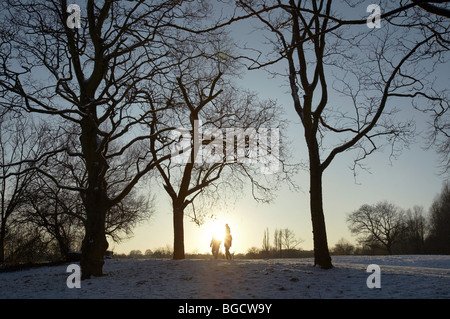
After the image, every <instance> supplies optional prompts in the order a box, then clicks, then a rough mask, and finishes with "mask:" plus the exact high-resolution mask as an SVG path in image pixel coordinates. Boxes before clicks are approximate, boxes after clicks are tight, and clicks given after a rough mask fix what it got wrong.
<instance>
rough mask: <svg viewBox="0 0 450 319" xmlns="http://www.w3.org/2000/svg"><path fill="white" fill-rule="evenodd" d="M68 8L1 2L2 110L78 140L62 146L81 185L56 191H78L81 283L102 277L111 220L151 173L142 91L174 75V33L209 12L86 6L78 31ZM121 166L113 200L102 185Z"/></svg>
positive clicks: (156, 5)
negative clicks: (35, 118)
mask: <svg viewBox="0 0 450 319" xmlns="http://www.w3.org/2000/svg"><path fill="white" fill-rule="evenodd" d="M67 7H68V3H67V1H65V0H61V1H57V0H52V1H34V0H33V1H31V0H21V1H3V2H2V4H1V10H2V17H3V20H2V24H1V29H2V32H1V33H0V61H1V69H0V92H1V95H0V96H1V97H0V104H1V105H2V112H3V110H8V111H12V110H14V111H16V112H20V111H26V112H33V113H39V114H40V116H42V117H44V116H51V118H52V120H49V122H53V123H58V124H60V125H61V127H63V128H71V129H72V128H73V130H74V131H75V133H77V134H78V136H79V142H80V143H79V145H75V147H74V148H72V147H71V145H68V146H67V154H69V155H71V156H75V157H78V158H79V159H80V160H81V162H82V163H83V165H84V172H85V173H86V184H85V186H84V187H79V186H74V185H58V186H59V187H60V188H65V189H72V190H76V191H78V192H79V194H80V196H81V198H82V202H83V205H84V209H85V211H86V222H85V236H84V240H83V244H82V258H81V268H82V278H83V279H84V278H88V277H90V276H91V275H94V276H101V275H102V274H103V264H104V261H103V256H104V253H105V251H106V249H107V247H108V241H107V239H106V229H105V222H106V218H107V212H108V211H109V210H110V209H112V208H113V207H115V206H116V205H118V204H119V203H120V202H121V201H122V200H123V199H124V198H125V197H126V196H127V195H128V194H129V193H130V192H131V190H132V189H133V187H134V186H135V185H136V184H137V183H138V182H139V180H140V179H141V178H142V177H143V176H144V175H145V174H146V173H148V172H149V171H150V170H151V169H153V168H154V166H155V162H154V161H153V159H152V157H151V154H150V152H148V145H149V142H148V140H149V139H150V140H151V139H152V138H155V136H149V133H148V131H145V130H144V129H143V128H142V126H141V124H142V123H143V121H144V120H147V121H148V119H151V118H152V113H153V112H158V111H160V109H158V110H155V109H152V110H150V109H148V108H143V105H145V104H146V103H147V100H146V97H147V90H146V88H147V87H149V86H153V85H156V83H157V82H158V80H157V79H156V78H157V75H161V74H164V73H165V72H166V71H167V70H168V69H169V68H171V67H173V64H172V61H171V59H170V57H167V56H166V53H167V51H168V48H169V47H170V46H176V45H179V43H180V42H182V39H183V35H182V32H181V29H180V28H178V26H177V25H178V24H180V25H181V26H186V25H187V24H188V23H189V21H193V22H194V25H195V22H196V21H197V20H198V18H199V17H204V16H205V10H204V9H206V8H207V7H208V5H207V4H206V3H202V1H198V2H195V3H192V2H191V1H148V2H144V1H138V2H124V1H112V0H106V1H103V2H98V1H93V0H88V1H86V2H85V3H84V6H83V7H82V8H81V9H82V12H81V13H82V14H81V21H80V28H71V27H70V26H69V25H68V24H67V23H66V22H67V20H68V18H69V14H70V13H68V12H67ZM191 19H192V20H191ZM163 108H165V107H163ZM144 141H146V142H144ZM112 145H115V146H116V147H118V148H117V149H114V148H113V147H112ZM164 159H166V158H162V159H160V160H161V161H162V160H164ZM122 166H123V167H126V168H127V169H128V172H127V174H126V178H125V179H124V180H122V182H121V183H117V184H115V185H114V186H115V188H114V189H115V192H114V194H111V193H109V190H112V188H109V187H108V186H109V185H108V181H107V176H108V174H109V173H110V171H111V170H112V169H113V168H114V167H122ZM131 169H133V171H132V170H131ZM48 177H50V176H48Z"/></svg>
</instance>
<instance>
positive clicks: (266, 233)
mask: <svg viewBox="0 0 450 319" xmlns="http://www.w3.org/2000/svg"><path fill="white" fill-rule="evenodd" d="M261 252H262V253H263V254H264V257H269V255H270V239H269V228H266V229H265V230H264V237H263V244H262V248H261Z"/></svg>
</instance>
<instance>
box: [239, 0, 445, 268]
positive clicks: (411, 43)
mask: <svg viewBox="0 0 450 319" xmlns="http://www.w3.org/2000/svg"><path fill="white" fill-rule="evenodd" d="M419 2H420V4H421V7H422V9H426V10H429V11H430V12H431V11H438V12H433V14H430V13H428V12H425V11H423V10H421V9H418V8H417V5H418V4H419ZM359 3H360V2H359ZM383 5H384V7H383V11H385V12H387V14H385V15H383V18H387V17H389V20H383V23H385V22H386V24H389V27H385V28H380V29H377V30H376V32H370V31H371V30H369V29H368V28H366V27H364V28H359V29H358V26H359V25H365V24H366V19H361V20H352V21H350V20H345V19H340V18H339V16H340V14H339V13H337V12H336V11H337V10H338V9H340V8H338V6H334V7H333V2H332V1H331V0H328V1H317V0H315V1H294V0H289V1H288V0H286V1H261V2H255V1H247V0H240V1H238V2H237V6H238V7H240V8H243V10H244V11H245V12H246V13H248V14H253V16H254V17H256V18H257V19H258V20H259V22H260V23H261V25H262V26H263V28H265V29H266V30H268V32H270V34H271V35H272V36H273V37H272V38H270V39H269V41H270V44H271V45H272V47H273V48H275V49H273V50H272V51H271V52H269V53H267V52H261V50H258V49H255V48H252V50H253V52H255V51H256V52H257V55H256V56H253V57H252V56H250V55H251V54H250V53H249V54H248V59H249V60H250V61H251V65H250V66H249V67H250V68H266V69H268V70H269V72H270V70H271V67H272V66H273V65H274V64H275V63H277V62H279V61H283V62H285V65H286V67H287V73H285V74H282V75H284V76H285V77H286V79H287V81H288V83H289V85H290V93H291V95H292V99H293V104H294V109H295V111H296V112H297V114H298V116H299V118H300V120H301V124H302V127H303V130H304V141H305V143H306V146H307V149H308V156H309V157H308V163H309V174H310V210H311V219H312V225H313V242H314V264H315V265H320V266H321V267H322V268H325V269H328V268H331V267H332V263H331V258H330V254H329V250H328V242H327V235H326V227H325V217H324V211H323V200H322V177H323V173H324V171H325V170H326V168H328V167H329V165H330V164H331V162H332V161H333V160H334V159H335V158H336V156H337V155H339V154H341V153H343V152H345V151H347V150H353V151H355V150H356V151H357V152H356V158H355V160H354V165H353V168H354V169H356V168H358V167H361V161H362V160H363V159H365V158H366V157H367V156H368V155H370V154H372V153H373V152H374V151H375V150H376V149H379V148H380V145H379V143H380V142H381V141H383V139H382V138H385V141H387V144H390V145H391V155H393V156H395V155H396V152H397V151H398V150H399V147H400V146H402V145H403V144H405V143H406V144H408V143H409V142H410V140H411V138H412V137H413V132H414V125H413V124H412V122H411V121H408V120H406V121H404V122H402V121H401V119H400V118H396V117H395V116H394V114H395V113H396V110H395V108H394V107H393V105H392V102H393V99H397V98H399V97H402V98H409V99H414V98H421V99H422V98H423V99H424V100H426V101H432V102H434V101H439V100H442V96H445V95H444V93H443V92H445V90H444V89H443V88H442V89H441V88H439V89H437V88H436V89H435V88H434V87H432V86H431V85H430V82H431V81H430V78H429V75H430V74H432V70H431V71H430V70H429V69H425V68H424V66H423V65H422V64H421V62H423V61H425V60H433V61H436V62H440V55H441V54H442V53H444V52H446V51H448V46H447V45H446V43H448V32H449V27H448V24H446V23H444V22H443V20H442V19H443V18H441V17H440V16H438V15H435V13H436V14H439V13H442V10H443V11H444V13H445V11H446V8H445V7H439V5H437V4H436V3H435V2H434V1H428V3H427V4H425V3H423V2H421V1H415V2H414V3H411V4H410V5H409V6H408V7H406V8H403V7H401V6H402V4H401V3H400V4H399V3H394V4H392V2H383ZM399 7H401V8H399ZM434 9H441V10H434ZM409 12H411V15H412V16H409ZM444 16H445V14H444ZM267 38H269V35H267ZM273 73H275V74H279V71H278V70H277V71H273ZM330 79H331V81H332V82H331V81H330ZM333 80H334V81H333ZM330 83H333V85H332V86H330ZM419 83H420V85H417V84H419ZM333 93H334V94H336V93H340V94H342V95H344V96H346V97H347V98H348V99H347V100H346V101H344V102H343V103H342V104H343V105H341V104H340V103H339V102H337V101H332V100H331V98H334V95H333ZM377 144H378V145H377ZM326 149H330V151H329V152H328V153H326V152H325V151H324V150H326Z"/></svg>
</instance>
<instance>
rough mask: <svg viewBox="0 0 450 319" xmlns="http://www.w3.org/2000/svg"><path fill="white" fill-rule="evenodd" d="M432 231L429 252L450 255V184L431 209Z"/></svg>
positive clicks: (445, 187)
mask: <svg viewBox="0 0 450 319" xmlns="http://www.w3.org/2000/svg"><path fill="white" fill-rule="evenodd" d="M429 214H430V225H429V227H430V229H429V234H428V236H427V238H426V244H427V251H429V252H431V253H437V254H449V253H450V233H449V231H448V230H449V227H450V184H449V182H446V183H444V185H443V187H442V191H441V193H440V194H439V195H438V196H436V198H435V200H434V201H433V203H432V205H431V207H430V213H429Z"/></svg>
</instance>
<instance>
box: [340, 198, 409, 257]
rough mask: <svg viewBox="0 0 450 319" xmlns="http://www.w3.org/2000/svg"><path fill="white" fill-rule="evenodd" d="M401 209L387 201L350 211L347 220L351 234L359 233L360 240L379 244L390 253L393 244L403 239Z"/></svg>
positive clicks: (403, 227)
mask: <svg viewBox="0 0 450 319" xmlns="http://www.w3.org/2000/svg"><path fill="white" fill-rule="evenodd" d="M403 215H404V213H403V211H402V210H401V209H400V208H398V207H396V206H395V205H393V204H391V203H388V202H380V203H377V204H376V205H372V206H371V205H363V206H361V207H360V208H359V209H358V210H357V211H355V212H353V213H351V214H350V215H349V216H348V218H347V222H348V223H349V229H350V231H351V232H352V233H353V234H356V235H360V236H361V237H360V240H361V242H363V243H365V244H369V245H370V244H371V243H373V242H375V243H378V244H381V245H382V246H383V247H384V248H385V249H386V250H387V252H388V253H389V254H390V255H391V254H392V247H393V245H395V244H397V243H399V242H400V241H401V240H402V239H403V234H404V230H405V227H406V225H405V222H404V218H403Z"/></svg>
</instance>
